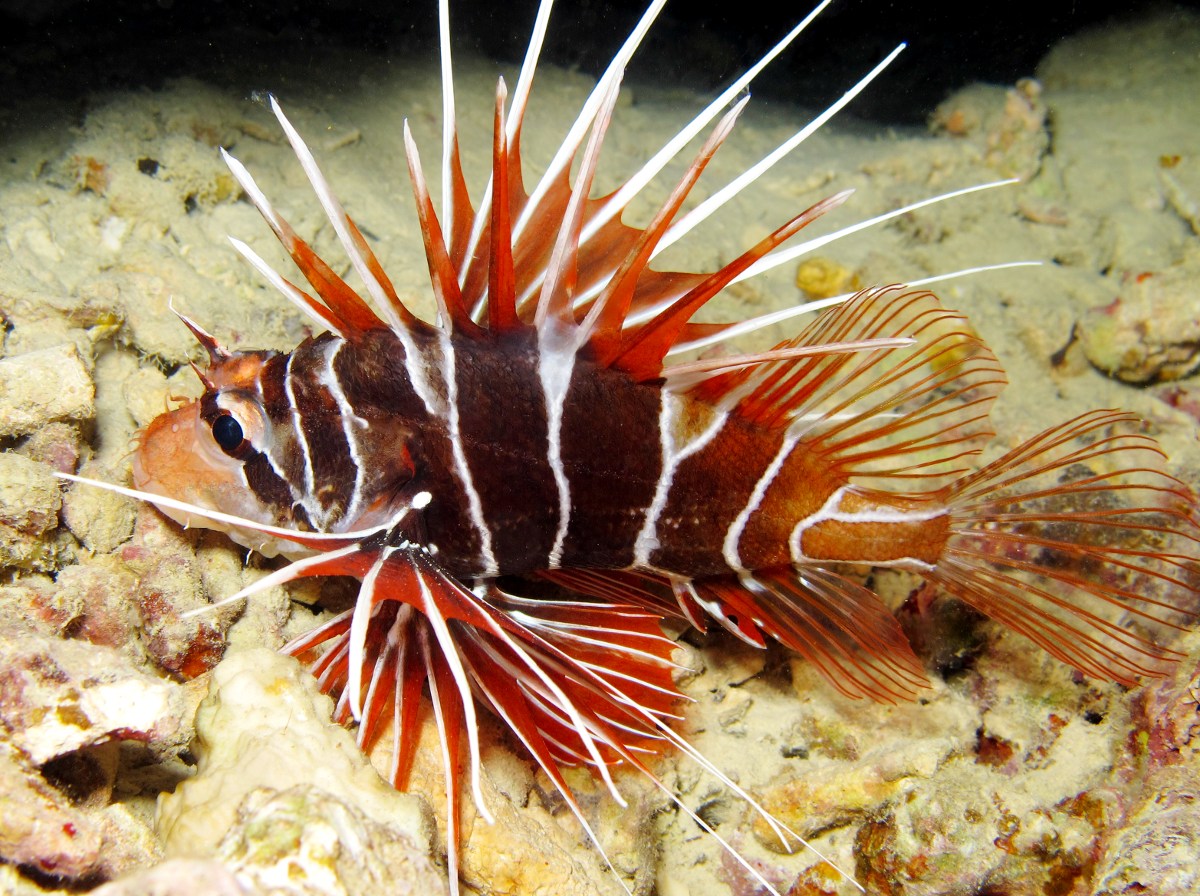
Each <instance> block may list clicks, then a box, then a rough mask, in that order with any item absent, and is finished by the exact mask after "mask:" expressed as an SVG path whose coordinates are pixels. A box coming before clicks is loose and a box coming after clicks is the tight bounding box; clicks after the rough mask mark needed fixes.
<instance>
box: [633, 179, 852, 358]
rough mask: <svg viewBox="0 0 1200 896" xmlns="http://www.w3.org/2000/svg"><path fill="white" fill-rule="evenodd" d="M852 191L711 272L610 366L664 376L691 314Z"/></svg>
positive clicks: (817, 206) (643, 328) (806, 213)
mask: <svg viewBox="0 0 1200 896" xmlns="http://www.w3.org/2000/svg"><path fill="white" fill-rule="evenodd" d="M849 195H850V194H849V193H838V194H836V195H834V196H830V197H829V198H828V199H823V200H821V201H820V202H818V203H817V204H815V205H813V206H810V207H809V208H807V209H805V210H804V211H802V212H801V213H800V214H798V215H796V217H794V218H792V220H791V221H789V222H788V223H786V224H784V225H783V226H782V227H780V228H779V229H777V230H776V231H774V232H773V233H771V234H770V235H769V236H767V237H766V238H765V239H763V240H761V241H760V242H759V243H758V244H757V245H756V246H754V247H753V248H752V249H750V250H749V251H747V252H745V253H743V254H742V255H741V257H739V258H738V259H737V260H735V261H732V262H730V263H729V264H727V265H726V266H725V267H723V268H721V269H720V270H719V271H717V272H715V273H713V274H710V275H709V276H708V277H706V278H705V279H704V281H703V282H702V283H700V284H699V285H698V286H695V287H693V288H692V289H691V290H689V291H688V293H687V294H686V295H684V296H683V297H681V298H680V299H678V300H676V301H675V302H674V303H672V304H671V305H670V306H669V307H667V308H666V309H665V310H663V311H662V312H661V313H660V314H659V315H658V316H657V317H655V318H653V319H652V320H650V321H647V322H646V323H644V324H642V325H641V326H639V327H638V328H637V329H635V330H633V331H632V332H629V333H627V334H626V336H625V338H624V339H623V340H622V342H621V348H620V351H619V353H618V354H616V355H615V356H614V357H613V358H612V360H611V362H610V366H612V367H615V368H617V369H619V370H624V371H626V372H627V373H628V374H629V375H630V376H631V377H633V378H634V379H636V380H651V379H656V378H658V377H659V376H661V375H662V368H663V358H664V357H666V354H667V352H668V351H670V349H671V347H672V346H673V345H675V343H676V341H677V340H678V339H679V337H680V335H681V334H682V333H683V331H684V328H685V327H686V326H687V323H688V321H689V320H691V317H692V315H694V314H695V313H696V312H697V311H699V310H700V309H701V308H702V307H703V306H704V305H705V303H707V302H708V301H709V300H710V299H712V298H713V297H714V296H715V295H717V294H718V293H719V292H720V291H721V290H723V289H724V288H725V287H726V286H728V285H729V284H730V283H731V282H732V281H733V279H734V278H735V277H737V276H738V275H739V274H741V273H742V272H743V271H745V270H746V269H747V268H749V267H750V266H751V265H752V264H754V263H755V262H756V261H758V260H759V259H760V258H762V257H763V256H764V255H766V254H767V253H768V252H770V251H771V250H772V249H774V248H775V247H776V246H778V245H779V244H780V243H783V242H784V241H786V240H787V239H789V238H790V237H791V236H793V235H794V234H795V233H797V232H798V231H799V230H800V229H801V228H803V227H805V226H807V225H808V224H811V223H812V222H813V221H815V220H816V219H817V218H819V217H820V216H821V215H823V214H825V213H826V212H827V211H829V210H830V209H833V208H836V207H837V206H839V205H841V204H842V203H843V202H845V201H846V199H847V197H848V196H849Z"/></svg>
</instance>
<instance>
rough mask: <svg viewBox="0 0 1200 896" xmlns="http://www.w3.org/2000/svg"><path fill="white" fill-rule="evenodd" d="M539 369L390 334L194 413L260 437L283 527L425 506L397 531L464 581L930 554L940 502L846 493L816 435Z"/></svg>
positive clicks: (471, 343) (504, 346) (605, 380)
mask: <svg viewBox="0 0 1200 896" xmlns="http://www.w3.org/2000/svg"><path fill="white" fill-rule="evenodd" d="M541 358H542V355H541V353H540V352H539V348H538V345H537V343H536V340H535V339H534V334H533V333H532V331H522V332H516V333H510V334H504V335H503V336H502V337H500V338H497V339H487V340H483V341H475V340H466V339H462V338H452V339H450V340H441V339H438V338H436V337H434V338H428V339H418V340H417V341H416V343H415V345H414V346H413V348H412V349H410V350H406V348H405V346H404V345H403V344H402V343H401V341H400V340H399V339H398V338H397V337H396V336H395V334H393V333H392V332H391V331H390V330H386V329H377V330H373V331H370V332H369V333H367V334H364V338H362V339H360V340H358V341H356V342H354V343H348V342H346V341H344V340H342V339H340V338H339V337H336V336H332V335H330V334H325V335H322V336H320V337H317V338H316V339H312V340H309V341H306V342H305V343H304V344H302V345H300V346H299V347H297V348H296V349H295V350H294V351H293V352H291V353H288V354H274V353H249V354H240V355H238V356H236V357H235V358H233V359H231V360H230V361H228V362H225V363H226V366H228V367H230V368H233V369H234V370H236V371H237V373H236V374H235V375H234V376H226V377H224V378H222V381H223V385H222V386H221V387H220V388H219V389H217V390H214V391H213V392H212V393H210V394H209V395H208V396H206V397H205V399H204V400H202V401H201V402H200V403H199V406H198V407H199V413H200V423H201V426H202V427H207V428H209V429H210V430H211V429H212V427H214V425H216V423H217V421H218V420H219V419H221V418H223V417H227V416H228V417H230V418H233V419H236V421H237V423H238V428H239V429H240V430H242V431H243V433H244V434H245V433H255V432H258V433H260V434H259V435H258V436H257V439H255V438H246V439H242V440H240V441H239V443H238V444H237V445H236V446H231V447H230V448H229V450H228V452H227V453H229V454H230V455H231V456H233V458H234V459H235V460H236V461H237V462H238V464H240V468H241V478H242V479H243V485H244V488H245V489H246V491H247V492H248V493H250V494H253V495H254V496H255V498H256V499H257V501H258V503H259V504H260V506H261V507H263V508H266V509H267V510H268V515H269V516H270V517H271V520H270V521H271V522H274V523H275V524H277V525H291V526H295V527H297V528H300V529H303V530H320V531H329V532H337V531H345V530H347V529H359V528H362V527H363V526H364V525H368V524H369V523H370V522H371V521H373V520H377V519H381V518H383V519H386V518H389V517H391V516H393V515H394V514H395V513H396V511H397V510H398V509H399V508H402V507H406V506H408V504H409V502H411V500H412V499H413V496H414V495H416V494H418V493H426V494H428V495H429V496H430V500H429V503H428V505H427V506H425V507H424V508H423V510H422V512H421V514H420V516H419V517H418V518H416V519H412V520H409V521H408V523H407V524H406V525H404V526H402V527H400V528H399V530H398V532H397V536H399V537H403V538H406V539H408V540H409V541H412V542H414V543H419V544H421V545H423V546H424V547H425V548H426V549H428V551H429V552H430V553H431V554H432V555H434V556H435V557H436V558H437V560H438V563H439V565H441V566H442V567H443V568H444V569H445V570H446V572H447V573H449V574H450V575H453V576H456V577H459V578H463V579H472V578H478V577H495V576H506V575H527V574H530V573H536V572H539V571H542V570H554V569H564V568H565V569H572V568H584V569H602V570H627V571H633V572H644V573H650V574H655V575H661V576H667V577H671V578H674V579H682V580H693V579H702V578H707V577H712V576H721V575H728V574H731V573H744V572H747V571H753V570H761V569H771V568H780V567H788V566H790V565H791V564H794V563H803V562H810V561H849V562H876V563H885V564H904V563H909V564H911V565H914V566H928V565H931V564H933V563H935V562H936V560H937V557H938V555H939V554H940V553H941V550H942V548H943V546H944V543H945V540H946V537H947V534H948V531H947V529H948V512H947V510H946V508H945V506H944V505H943V504H940V503H939V502H938V501H937V500H936V497H930V496H917V497H912V496H905V495H895V494H889V493H887V492H883V491H876V490H871V489H866V488H851V487H850V483H849V481H848V479H847V477H846V476H844V475H840V471H838V470H837V469H836V468H834V467H831V466H830V465H829V464H827V463H826V462H825V460H824V458H823V456H822V454H821V453H820V452H819V451H817V450H814V445H813V442H812V441H811V440H805V439H803V438H794V437H789V435H788V433H787V432H786V430H782V429H779V428H770V427H767V426H763V425H761V424H758V423H755V422H753V421H748V420H746V419H745V418H744V417H742V416H740V415H737V414H730V413H728V412H723V411H721V410H719V409H718V408H715V407H713V406H712V405H711V404H710V403H709V402H708V401H706V400H705V399H704V398H703V397H702V396H693V395H688V394H677V393H674V392H672V391H670V390H667V389H664V388H663V387H662V386H661V384H658V383H653V382H652V383H639V382H635V381H633V380H632V379H631V378H630V377H629V376H628V375H626V374H625V373H623V372H622V371H615V370H612V369H609V368H605V367H601V366H599V365H597V364H595V363H593V362H591V361H589V360H587V359H585V358H570V359H566V361H567V363H569V367H570V376H569V382H568V385H567V388H566V390H565V391H564V392H562V393H561V394H559V395H558V396H557V398H556V397H555V396H552V395H550V394H547V389H546V386H545V383H544V382H543V380H542V377H541V376H540V374H539V363H540V360H541ZM549 363H550V364H551V365H552V366H559V365H562V364H563V363H564V361H563V359H561V358H552V359H551V360H550V362H549ZM414 370H416V371H422V372H423V373H421V374H418V375H419V376H420V378H421V379H422V380H423V381H424V389H423V390H420V391H419V390H418V389H417V388H415V387H414V385H413V371H414ZM422 391H423V393H424V394H422ZM219 395H220V396H223V398H220V399H219V398H218V396H219ZM233 395H239V396H241V399H240V401H239V403H237V404H235V403H233V402H232V401H231V397H232V396H233ZM556 401H557V405H556V404H555V402H556ZM552 416H553V417H556V418H558V419H559V420H560V423H559V425H558V431H557V434H556V438H555V439H553V440H552V438H551V432H550V425H549V421H550V418H551V417H552ZM255 418H259V419H261V420H262V421H265V425H259V426H256V425H255ZM165 419H168V418H164V420H165ZM152 441H153V437H148V438H147V439H144V442H146V443H150V442H152ZM255 441H257V444H255ZM142 469H143V472H142V473H141V474H140V475H141V477H142V481H141V482H140V484H141V485H143V486H145V485H146V484H147V481H148V478H149V476H148V474H147V473H145V472H144V470H145V464H143V466H142Z"/></svg>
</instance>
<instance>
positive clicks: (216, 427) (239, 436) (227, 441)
mask: <svg viewBox="0 0 1200 896" xmlns="http://www.w3.org/2000/svg"><path fill="white" fill-rule="evenodd" d="M212 434H213V439H214V440H215V441H216V443H217V444H218V445H219V446H220V447H221V450H222V451H224V452H225V453H226V454H228V455H231V456H232V455H235V454H237V452H238V449H239V448H241V447H242V444H243V443H244V442H245V436H244V435H243V433H242V424H240V423H238V422H237V420H236V419H234V416H233V414H221V415H220V416H219V417H217V419H216V420H214V421H213V423H212Z"/></svg>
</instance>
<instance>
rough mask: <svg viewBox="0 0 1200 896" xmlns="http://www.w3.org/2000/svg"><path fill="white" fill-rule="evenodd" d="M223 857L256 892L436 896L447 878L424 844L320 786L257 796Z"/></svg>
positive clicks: (244, 809) (248, 802)
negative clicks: (437, 867) (424, 847)
mask: <svg viewBox="0 0 1200 896" xmlns="http://www.w3.org/2000/svg"><path fill="white" fill-rule="evenodd" d="M218 856H219V857H220V858H221V859H222V860H223V861H224V862H225V864H226V866H227V867H228V868H230V869H232V870H233V871H234V873H235V874H236V875H237V878H238V880H240V881H241V882H242V883H243V885H249V886H250V887H251V889H252V891H253V892H257V893H280V892H286V893H288V894H289V896H360V894H361V896H366V894H370V893H385V892H386V893H389V894H392V896H409V894H413V896H436V894H439V893H445V892H446V891H447V888H446V882H445V878H444V876H443V875H442V874H441V873H440V872H439V871H438V870H437V869H436V868H435V867H434V865H433V862H432V861H431V860H430V858H429V855H428V853H427V852H426V851H425V850H424V849H423V848H421V847H420V846H419V845H418V842H417V841H416V840H415V839H414V838H413V837H410V836H408V835H406V834H403V833H400V832H398V831H397V829H396V828H395V826H394V825H391V824H386V823H381V822H379V821H376V820H374V819H373V818H371V816H370V815H369V814H368V813H367V812H366V811H364V810H363V809H361V808H359V807H358V806H357V805H355V803H354V802H353V800H352V799H350V800H343V799H342V798H341V797H339V796H335V795H331V794H330V793H328V792H327V791H324V790H322V789H320V788H318V787H314V786H312V785H298V786H296V787H292V788H291V789H289V790H286V791H284V792H282V793H278V792H276V791H274V790H270V789H266V788H264V789H260V790H255V791H252V792H251V793H250V794H249V795H248V796H247V797H246V799H245V800H244V801H243V802H242V804H241V806H240V807H239V809H238V818H237V823H236V825H235V826H234V827H233V829H232V830H230V831H229V833H228V834H227V835H226V836H225V838H224V839H223V840H222V841H221V845H220V848H219V850H218Z"/></svg>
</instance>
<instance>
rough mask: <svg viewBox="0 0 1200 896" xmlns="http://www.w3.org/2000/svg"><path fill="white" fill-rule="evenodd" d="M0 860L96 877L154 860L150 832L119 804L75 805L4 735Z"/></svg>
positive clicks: (55, 873) (75, 877) (66, 875)
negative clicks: (84, 806)
mask: <svg viewBox="0 0 1200 896" xmlns="http://www.w3.org/2000/svg"><path fill="white" fill-rule="evenodd" d="M0 806H2V807H3V812H0V863H11V864H13V865H20V866H23V867H25V868H31V869H35V870H37V871H39V872H41V873H42V874H44V875H47V876H48V877H52V878H59V879H63V880H66V881H94V880H95V879H96V878H97V877H99V878H101V879H103V878H107V877H112V876H115V875H117V874H119V873H121V872H123V871H126V870H128V869H130V868H133V867H136V866H137V865H140V864H145V863H146V862H149V861H152V860H153V859H154V857H155V846H154V844H153V842H152V841H151V839H150V835H149V831H147V830H146V829H145V828H144V827H142V826H141V825H140V824H139V823H138V822H137V821H136V820H135V819H134V818H133V817H132V816H131V815H130V813H129V812H128V811H127V810H126V809H125V808H124V807H122V806H120V805H114V806H108V807H104V808H102V809H100V810H89V809H86V808H81V807H77V806H75V805H73V804H72V801H71V800H70V799H69V798H68V797H67V796H66V795H65V794H64V793H63V792H62V791H61V790H59V789H58V788H55V787H53V786H51V785H50V784H49V783H47V781H46V780H45V778H44V777H43V776H42V775H41V774H39V772H38V769H37V768H36V767H35V766H33V764H32V763H30V761H29V759H28V757H26V756H25V755H23V754H22V753H21V751H20V750H18V749H17V748H16V747H15V746H13V745H12V744H11V743H9V742H8V741H7V740H6V739H5V738H3V737H0Z"/></svg>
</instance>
